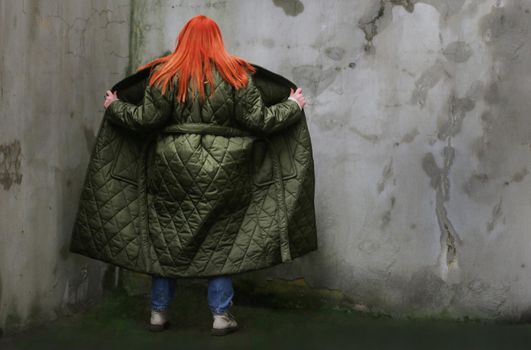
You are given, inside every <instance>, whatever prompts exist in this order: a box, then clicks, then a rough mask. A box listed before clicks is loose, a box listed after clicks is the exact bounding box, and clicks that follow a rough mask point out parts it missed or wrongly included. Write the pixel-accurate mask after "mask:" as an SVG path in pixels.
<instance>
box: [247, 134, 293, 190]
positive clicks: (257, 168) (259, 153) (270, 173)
mask: <svg viewBox="0 0 531 350" xmlns="http://www.w3.org/2000/svg"><path fill="white" fill-rule="evenodd" d="M294 156H295V154H294V153H293V149H292V147H291V146H290V144H289V142H287V140H286V137H285V136H281V137H275V139H274V140H273V141H269V140H266V139H258V140H256V141H255V144H254V145H253V165H252V171H253V181H254V184H255V186H258V187H262V186H267V185H271V184H272V183H273V182H274V181H275V179H274V170H273V166H274V160H273V157H276V160H277V162H278V163H279V165H280V169H281V173H282V180H284V181H285V180H288V179H291V178H294V177H296V176H297V168H296V167H295V163H294V159H293V158H294Z"/></svg>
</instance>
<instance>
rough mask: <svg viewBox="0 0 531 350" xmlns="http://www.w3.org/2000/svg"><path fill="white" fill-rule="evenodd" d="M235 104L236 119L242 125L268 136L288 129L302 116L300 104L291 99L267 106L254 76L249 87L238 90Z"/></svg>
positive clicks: (250, 78) (250, 79) (250, 77)
mask: <svg viewBox="0 0 531 350" xmlns="http://www.w3.org/2000/svg"><path fill="white" fill-rule="evenodd" d="M234 104H235V108H234V112H235V118H236V120H237V121H238V122H239V123H240V124H243V125H244V126H245V127H246V128H248V129H250V130H253V131H258V132H263V133H267V134H270V133H274V132H277V131H280V130H282V129H284V128H286V127H288V126H289V125H291V124H293V123H295V122H296V121H297V120H299V119H300V117H301V116H302V113H301V111H300V107H299V105H298V103H297V102H296V101H293V100H291V99H287V100H285V101H282V102H279V103H277V104H274V105H272V106H269V107H268V106H266V105H265V104H264V101H263V99H262V96H261V95H260V91H259V90H258V88H257V87H256V85H255V84H254V81H253V78H252V76H249V82H248V83H247V86H245V87H243V88H240V89H238V90H236V92H235V96H234Z"/></svg>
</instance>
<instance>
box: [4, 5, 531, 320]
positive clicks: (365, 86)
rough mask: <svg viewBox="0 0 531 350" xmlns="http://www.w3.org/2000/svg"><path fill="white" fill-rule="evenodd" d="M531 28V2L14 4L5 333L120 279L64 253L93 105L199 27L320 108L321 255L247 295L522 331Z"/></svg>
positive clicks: (315, 124)
mask: <svg viewBox="0 0 531 350" xmlns="http://www.w3.org/2000/svg"><path fill="white" fill-rule="evenodd" d="M530 11H531V5H529V4H528V2H526V1H524V0H489V1H479V0H443V1H439V0H437V1H435V0H425V1H420V0H408V1H402V0H400V1H395V0H380V1H373V0H361V1H356V2H352V1H347V0H336V1H327V2H318V1H310V0H278V1H277V0H271V1H259V0H252V1H243V0H242V1H221V0H208V1H205V2H196V1H177V0H156V1H146V0H131V1H125V0H124V1H112V2H111V1H103V0H95V1H91V2H86V1H75V2H68V3H65V2H61V1H59V0H56V1H55V0H54V1H48V2H39V1H32V2H30V1H20V2H18V3H15V2H12V3H9V4H8V3H7V2H1V3H0V16H1V18H0V29H1V30H2V33H7V34H6V35H2V36H0V48H2V50H3V52H7V53H8V54H6V55H2V56H0V69H1V73H2V74H0V79H1V81H0V105H2V110H1V113H2V118H1V119H0V121H1V122H0V123H2V124H1V127H0V181H1V182H0V191H3V196H2V198H3V200H4V202H3V207H4V208H6V209H5V210H4V211H2V213H1V215H2V216H0V220H1V222H2V228H3V230H2V233H1V234H0V259H1V261H0V263H1V264H0V280H1V284H0V327H3V325H5V324H6V323H8V324H15V325H24V324H28V322H31V321H32V320H40V319H50V318H53V317H55V316H57V315H59V314H61V313H62V312H67V311H68V308H69V305H75V304H77V303H80V302H84V301H86V300H88V299H90V298H94V297H97V296H98V295H99V292H100V290H101V278H102V275H103V269H104V267H103V266H104V265H103V264H98V263H96V262H94V261H90V260H88V259H82V258H81V257H75V256H71V255H69V254H68V252H67V251H66V248H65V247H66V245H65V244H66V242H67V239H68V237H69V233H70V232H69V230H70V227H71V224H72V220H73V218H74V214H75V213H74V210H75V205H73V203H76V202H77V196H78V195H79V193H78V192H79V190H80V187H81V181H82V177H83V174H84V170H85V167H86V164H87V161H88V155H89V151H90V148H91V146H92V144H93V142H94V137H95V133H96V127H97V126H98V125H99V122H100V118H101V112H102V108H101V107H100V106H99V105H98V103H99V102H95V101H101V99H102V95H103V91H104V90H105V88H107V87H108V86H110V85H111V84H112V83H114V82H115V81H116V80H118V79H120V78H122V77H123V76H124V74H125V72H126V70H127V71H131V70H133V69H134V68H136V67H138V66H139V65H140V64H142V63H144V62H146V61H147V60H149V59H151V58H153V57H154V56H156V55H158V54H160V53H162V52H165V51H168V50H172V49H173V47H174V42H175V37H176V35H177V32H178V31H179V29H180V28H181V27H182V25H183V24H184V23H185V22H186V20H188V19H189V18H190V17H192V16H194V15H197V14H206V15H209V16H211V17H213V18H214V19H215V20H216V21H217V22H218V23H219V24H220V26H221V29H222V31H223V33H224V38H225V42H226V45H227V47H228V49H229V51H230V52H232V53H234V54H237V55H240V56H242V57H245V58H247V59H249V60H251V61H252V62H254V63H257V64H259V65H262V66H265V67H267V68H269V69H271V70H273V71H276V72H278V73H280V74H282V75H284V76H286V77H288V78H290V79H292V80H293V81H294V82H295V83H297V84H298V85H300V86H301V87H302V88H303V89H304V90H305V91H306V95H307V100H308V104H307V107H306V110H307V115H308V117H309V127H310V131H311V134H312V137H313V140H314V155H315V164H316V176H317V182H316V190H317V193H316V209H317V215H318V229H319V243H320V249H319V250H318V251H317V252H314V253H311V254H309V255H308V256H305V257H304V258H301V259H298V260H296V261H294V262H292V263H289V264H285V265H282V266H278V267H275V268H272V269H268V270H265V271H259V272H256V273H252V274H246V275H245V277H250V278H256V279H258V280H263V279H265V278H282V279H296V280H297V281H298V280H299V278H302V277H304V282H305V283H306V284H307V285H308V286H310V287H313V288H315V289H316V290H321V289H323V288H324V289H331V290H337V291H341V293H344V295H345V296H346V297H348V298H349V299H350V300H352V301H353V302H354V303H355V305H357V307H358V308H359V309H363V310H367V311H374V312H383V313H388V314H392V315H395V316H398V317H400V316H404V317H405V316H444V317H456V318H463V317H472V318H489V319H493V318H495V319H520V318H521V317H524V316H525V314H526V313H528V311H526V310H529V308H530V305H529V303H530V300H531V279H530V278H529V277H528V275H529V272H528V269H529V268H530V267H531V254H529V250H530V248H531V247H530V243H529V242H530V241H529V237H528V236H529V235H528V227H529V226H530V216H529V214H528V213H529V209H530V207H531V203H530V202H529V198H530V196H529V194H530V193H529V188H530V186H529V185H530V181H531V177H530V176H529V161H530V160H531V155H530V152H529V151H530V148H531V130H530V125H531V124H530V123H529V122H528V116H527V114H528V111H529V110H531V108H530V107H531V106H530V105H529V104H531V99H529V96H530V94H531V83H530V82H529V79H527V76H528V75H529V73H530V72H531V63H530V62H531V61H530V60H529V59H528V57H530V53H531V52H530V51H531V44H530V43H531V41H530V40H529V36H530V33H529V31H530V29H531V25H530V21H529V19H530V18H531V15H530ZM15 39H16V40H15ZM94 72H101V74H94ZM30 82H31V84H30ZM21 250H23V251H24V254H21V253H20V251H21ZM8 262H9V264H8Z"/></svg>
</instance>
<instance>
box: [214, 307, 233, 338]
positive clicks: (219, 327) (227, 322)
mask: <svg viewBox="0 0 531 350" xmlns="http://www.w3.org/2000/svg"><path fill="white" fill-rule="evenodd" d="M213 317H214V323H213V324H212V330H211V334H212V335H225V334H229V333H232V332H234V331H236V330H237V329H238V323H237V322H236V320H235V319H234V316H232V315H231V314H230V313H229V312H225V313H222V314H219V315H217V314H213Z"/></svg>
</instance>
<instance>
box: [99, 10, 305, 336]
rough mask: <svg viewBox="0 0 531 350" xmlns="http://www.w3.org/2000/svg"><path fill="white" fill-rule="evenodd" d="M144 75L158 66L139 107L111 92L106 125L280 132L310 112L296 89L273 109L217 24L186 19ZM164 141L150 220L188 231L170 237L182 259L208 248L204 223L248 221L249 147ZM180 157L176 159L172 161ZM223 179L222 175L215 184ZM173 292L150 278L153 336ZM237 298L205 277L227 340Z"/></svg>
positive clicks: (218, 139)
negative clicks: (171, 45)
mask: <svg viewBox="0 0 531 350" xmlns="http://www.w3.org/2000/svg"><path fill="white" fill-rule="evenodd" d="M148 67H153V71H152V74H151V76H150V79H149V85H148V87H147V88H146V91H145V96H144V101H143V103H142V104H141V105H138V106H137V105H134V104H130V103H127V102H124V101H121V100H120V99H118V95H117V94H116V92H112V91H110V90H109V91H107V92H106V97H105V102H104V107H105V108H106V109H108V110H107V115H108V118H110V120H111V121H113V122H114V123H116V124H119V125H121V126H123V127H125V128H128V129H131V130H133V131H138V130H146V129H156V128H158V127H161V126H163V125H167V124H168V121H169V122H170V123H174V124H178V125H181V124H187V125H190V124H195V125H196V124H203V123H206V124H213V125H216V126H223V127H226V128H235V129H237V128H239V129H244V130H247V131H249V132H251V133H252V132H256V133H274V132H278V131H281V130H283V129H284V128H286V127H288V126H289V125H291V124H293V123H294V122H296V121H297V120H298V118H300V116H301V113H299V110H301V109H302V108H303V107H304V104H305V99H304V96H303V95H302V91H301V89H300V88H298V89H296V91H293V89H292V90H291V92H290V97H289V98H288V99H287V100H286V101H283V102H280V103H278V104H275V105H273V106H270V107H267V106H266V105H265V104H264V102H263V101H262V99H261V96H260V93H259V91H258V89H257V87H256V86H255V84H254V82H253V78H252V73H254V72H255V68H254V67H253V66H252V65H251V64H250V63H248V62H247V61H245V60H243V59H241V58H239V57H236V56H232V55H229V54H228V53H227V52H226V50H225V48H224V44H223V39H222V35H221V32H220V30H219V28H218V26H217V24H216V23H215V22H214V21H213V20H212V19H210V18H208V17H206V16H196V17H194V18H192V19H191V20H189V21H188V22H187V23H186V25H185V26H184V28H183V29H182V30H181V32H180V33H179V36H178V41H177V47H176V49H175V50H174V51H173V53H171V54H169V55H167V56H164V57H162V58H158V59H156V60H154V61H152V62H150V63H148V64H147V65H145V66H144V67H141V69H145V68H148ZM161 137H163V138H165V141H161V142H160V143H161V144H163V145H165V146H164V147H162V146H161V147H158V148H157V150H156V153H155V158H154V161H153V164H154V166H155V168H156V171H154V175H153V176H151V177H150V178H149V179H148V191H149V193H151V194H152V196H153V197H152V198H153V203H154V205H153V208H154V209H153V211H154V212H153V213H152V214H153V216H157V217H159V218H160V217H161V216H162V217H163V220H164V219H165V220H168V221H167V223H166V225H169V224H168V223H169V222H170V221H171V222H173V221H172V220H173V218H175V217H179V218H181V219H182V220H181V221H180V223H181V224H183V225H184V226H187V227H182V232H181V233H180V234H179V235H178V236H177V237H175V236H172V237H168V242H166V244H167V245H168V246H171V245H172V244H174V243H172V242H171V240H175V241H177V242H178V244H179V246H180V249H181V250H182V255H183V258H186V256H187V255H188V254H187V247H196V246H197V241H199V240H204V239H205V237H204V236H205V235H206V234H207V231H204V230H203V228H204V226H205V225H204V223H205V222H208V223H209V225H216V223H219V222H225V225H224V227H225V228H227V229H228V230H230V229H231V226H230V225H229V224H228V223H227V221H229V220H230V221H233V222H237V221H238V220H241V217H242V216H243V215H244V214H245V209H246V204H247V203H248V202H249V200H250V192H251V191H250V189H251V178H250V176H249V174H248V168H249V162H250V156H251V154H250V149H251V148H250V143H251V142H252V139H251V138H249V137H245V136H236V137H223V136H219V135H218V136H216V135H208V134H195V133H193V132H188V133H181V134H176V135H163V136H161ZM222 138H223V139H222ZM220 149H221V152H220ZM175 153H177V154H179V160H175V159H176V158H175ZM212 154H221V160H220V159H219V156H216V155H215V156H213V157H212V158H211V155H212ZM182 159H187V161H186V162H183V160H182ZM189 159H192V161H190V160H189ZM223 159H229V160H230V161H228V162H227V161H223ZM197 164H201V166H200V167H197ZM205 164H207V166H205ZM220 171H222V172H223V173H224V174H226V176H219V174H220ZM191 174H193V175H191ZM198 179H199V181H198ZM201 179H205V181H200V180H201ZM192 180H193V181H192ZM168 202H171V203H188V204H189V205H188V206H187V207H184V206H181V204H176V205H174V206H173V207H171V208H168V207H166V204H165V203H168ZM190 203H191V204H190ZM197 207H201V208H203V210H197ZM205 208H206V210H204V209H205ZM155 211H156V212H155ZM199 211H201V212H200V213H199ZM160 221H161V220H157V222H153V223H150V227H151V226H153V225H156V226H157V229H160V226H161V225H164V224H165V223H164V222H162V223H161V222H160ZM178 229H181V228H178ZM203 232H204V233H203ZM218 244H220V243H218ZM191 251H193V249H191ZM174 291H175V278H167V277H160V276H153V278H152V290H151V298H152V299H151V308H152V312H151V320H150V325H151V329H152V330H154V331H160V330H163V329H166V328H167V327H168V324H169V322H168V321H167V313H166V310H167V309H168V306H169V303H170V300H171V299H172V298H173V295H174ZM233 295H234V291H233V286H232V279H231V276H230V275H222V276H212V277H210V278H209V281H208V305H209V307H210V310H211V312H212V314H213V319H214V320H213V326H212V334H214V335H224V334H227V333H229V332H232V331H234V330H236V329H237V322H236V320H235V319H234V317H233V316H232V315H231V314H230V313H229V312H228V310H229V308H230V306H231V305H232V298H233Z"/></svg>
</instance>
